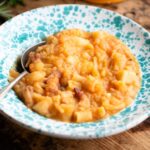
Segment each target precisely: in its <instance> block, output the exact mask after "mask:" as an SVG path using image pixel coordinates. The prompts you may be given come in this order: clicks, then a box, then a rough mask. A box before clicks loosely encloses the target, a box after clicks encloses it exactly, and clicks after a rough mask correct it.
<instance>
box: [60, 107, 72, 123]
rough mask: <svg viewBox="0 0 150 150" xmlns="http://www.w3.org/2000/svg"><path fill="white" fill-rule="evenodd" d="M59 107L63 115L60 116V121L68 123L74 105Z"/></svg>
mask: <svg viewBox="0 0 150 150" xmlns="http://www.w3.org/2000/svg"><path fill="white" fill-rule="evenodd" d="M60 107H61V108H62V110H63V113H62V115H61V119H62V120H63V121H69V120H71V117H72V114H73V111H74V105H68V104H61V105H60Z"/></svg>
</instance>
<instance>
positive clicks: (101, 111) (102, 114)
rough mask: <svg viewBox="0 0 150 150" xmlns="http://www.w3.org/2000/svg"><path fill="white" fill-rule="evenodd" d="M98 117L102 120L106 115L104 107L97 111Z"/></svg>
mask: <svg viewBox="0 0 150 150" xmlns="http://www.w3.org/2000/svg"><path fill="white" fill-rule="evenodd" d="M97 115H98V118H102V117H104V116H105V115H106V111H105V108H104V107H103V106H101V107H99V108H98V109H97Z"/></svg>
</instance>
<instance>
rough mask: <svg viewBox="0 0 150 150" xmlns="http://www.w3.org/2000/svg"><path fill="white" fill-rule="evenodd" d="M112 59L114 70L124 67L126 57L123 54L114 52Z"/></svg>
mask: <svg viewBox="0 0 150 150" xmlns="http://www.w3.org/2000/svg"><path fill="white" fill-rule="evenodd" d="M112 61H113V68H114V69H115V70H121V69H123V68H124V67H125V64H126V61H127V59H126V57H125V56H124V55H123V54H120V53H114V54H113V56H112Z"/></svg>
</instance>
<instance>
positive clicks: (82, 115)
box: [74, 111, 93, 122]
mask: <svg viewBox="0 0 150 150" xmlns="http://www.w3.org/2000/svg"><path fill="white" fill-rule="evenodd" d="M92 118H93V116H92V112H91V111H77V112H75V113H74V119H75V122H87V121H92Z"/></svg>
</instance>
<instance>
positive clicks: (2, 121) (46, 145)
mask: <svg viewBox="0 0 150 150" xmlns="http://www.w3.org/2000/svg"><path fill="white" fill-rule="evenodd" d="M64 3H73V0H72V1H71V0H25V7H22V6H17V7H15V8H13V9H12V10H13V13H14V14H15V15H17V14H19V13H21V12H24V11H27V10H30V9H33V8H37V7H41V6H47V5H53V4H64ZM77 3H82V4H89V3H86V2H85V1H84V2H83V1H77ZM90 5H94V4H90ZM97 6H101V7H104V8H107V9H111V10H114V11H116V12H119V13H121V14H123V15H125V16H128V17H130V18H132V19H134V20H135V21H137V22H138V23H140V24H141V25H143V26H144V27H145V28H146V29H148V30H150V19H149V18H150V0H127V1H125V2H123V3H119V4H114V5H97ZM137 117H138V116H137ZM0 150H150V119H147V120H146V121H144V122H143V123H141V124H140V125H138V126H137V127H134V128H133V129H130V130H129V131H126V132H123V133H120V134H118V135H114V136H110V137H107V138H102V139H95V140H67V139H58V138H52V137H48V136H45V135H39V134H37V133H34V132H32V131H29V130H26V129H24V128H22V127H20V126H18V125H16V124H14V123H12V122H11V121H9V120H7V119H6V118H4V117H3V116H2V115H0Z"/></svg>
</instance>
